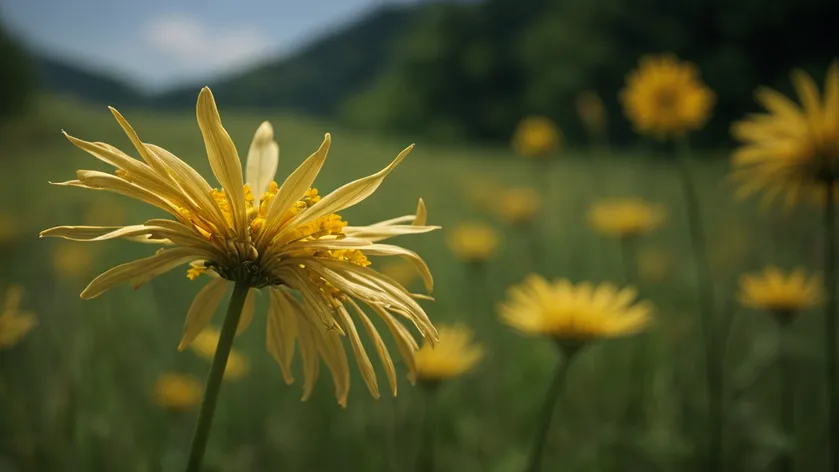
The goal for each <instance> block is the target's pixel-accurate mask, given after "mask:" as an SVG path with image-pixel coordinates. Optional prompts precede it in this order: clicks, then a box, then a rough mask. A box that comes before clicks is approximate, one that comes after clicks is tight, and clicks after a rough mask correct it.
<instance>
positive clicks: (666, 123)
mask: <svg viewBox="0 0 839 472" xmlns="http://www.w3.org/2000/svg"><path fill="white" fill-rule="evenodd" d="M714 100H715V98H714V93H713V92H712V91H711V89H709V88H708V87H706V86H705V84H703V83H702V80H701V79H700V78H699V71H698V70H697V69H696V66H694V65H693V64H691V63H689V62H683V61H679V60H678V59H677V58H676V57H675V56H673V55H664V56H647V57H644V58H642V59H641V61H640V63H639V65H638V68H637V69H635V70H633V71H632V72H630V73H629V74H628V75H627V76H626V88H624V89H623V90H622V91H621V93H620V101H621V103H622V104H623V110H624V114H626V117H627V118H629V121H631V122H632V124H633V125H634V126H635V129H636V130H637V131H638V133H641V134H645V135H653V136H656V137H658V138H661V139H664V138H673V137H678V136H682V135H684V134H685V133H688V132H690V131H696V130H698V129H700V128H702V127H703V126H704V125H705V122H706V121H707V120H708V117H709V115H710V114H711V108H712V107H713V106H714Z"/></svg>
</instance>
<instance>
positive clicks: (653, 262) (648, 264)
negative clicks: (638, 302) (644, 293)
mask: <svg viewBox="0 0 839 472" xmlns="http://www.w3.org/2000/svg"><path fill="white" fill-rule="evenodd" d="M637 261H638V277H640V278H641V280H643V281H645V282H652V283H661V282H664V281H665V280H667V278H668V277H669V276H670V273H671V271H672V270H673V256H672V255H671V254H670V253H668V252H667V251H664V250H662V249H657V248H642V249H639V250H638V257H637Z"/></svg>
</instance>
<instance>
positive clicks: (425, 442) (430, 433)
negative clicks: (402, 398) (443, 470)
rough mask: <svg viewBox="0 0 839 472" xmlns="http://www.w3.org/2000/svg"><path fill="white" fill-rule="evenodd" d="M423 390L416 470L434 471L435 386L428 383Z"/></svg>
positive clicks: (422, 471)
mask: <svg viewBox="0 0 839 472" xmlns="http://www.w3.org/2000/svg"><path fill="white" fill-rule="evenodd" d="M423 390H425V417H424V418H423V422H422V438H421V439H420V450H419V456H418V457H417V468H416V470H417V471H418V472H434V426H435V424H436V419H435V411H434V410H435V406H436V405H435V401H434V400H435V398H436V397H437V395H436V393H437V386H436V385H428V386H426V387H425V388H423Z"/></svg>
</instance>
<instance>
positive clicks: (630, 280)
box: [620, 236, 638, 285]
mask: <svg viewBox="0 0 839 472" xmlns="http://www.w3.org/2000/svg"><path fill="white" fill-rule="evenodd" d="M620 244H621V258H622V259H623V277H624V282H625V283H626V284H627V285H632V284H634V283H635V277H636V275H637V272H638V271H637V269H636V267H635V266H636V261H635V257H636V256H635V239H634V238H633V237H632V236H622V237H621V238H620Z"/></svg>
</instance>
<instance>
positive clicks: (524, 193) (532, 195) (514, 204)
mask: <svg viewBox="0 0 839 472" xmlns="http://www.w3.org/2000/svg"><path fill="white" fill-rule="evenodd" d="M539 204H540V198H539V193H538V192H537V191H536V190H534V189H532V188H530V187H513V188H508V189H505V190H504V191H502V192H501V195H499V196H498V203H497V204H496V209H497V211H498V215H499V216H500V217H501V219H502V220H504V222H506V223H511V224H523V223H529V222H530V221H532V220H533V218H534V217H535V216H536V213H537V212H538V211H539Z"/></svg>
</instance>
